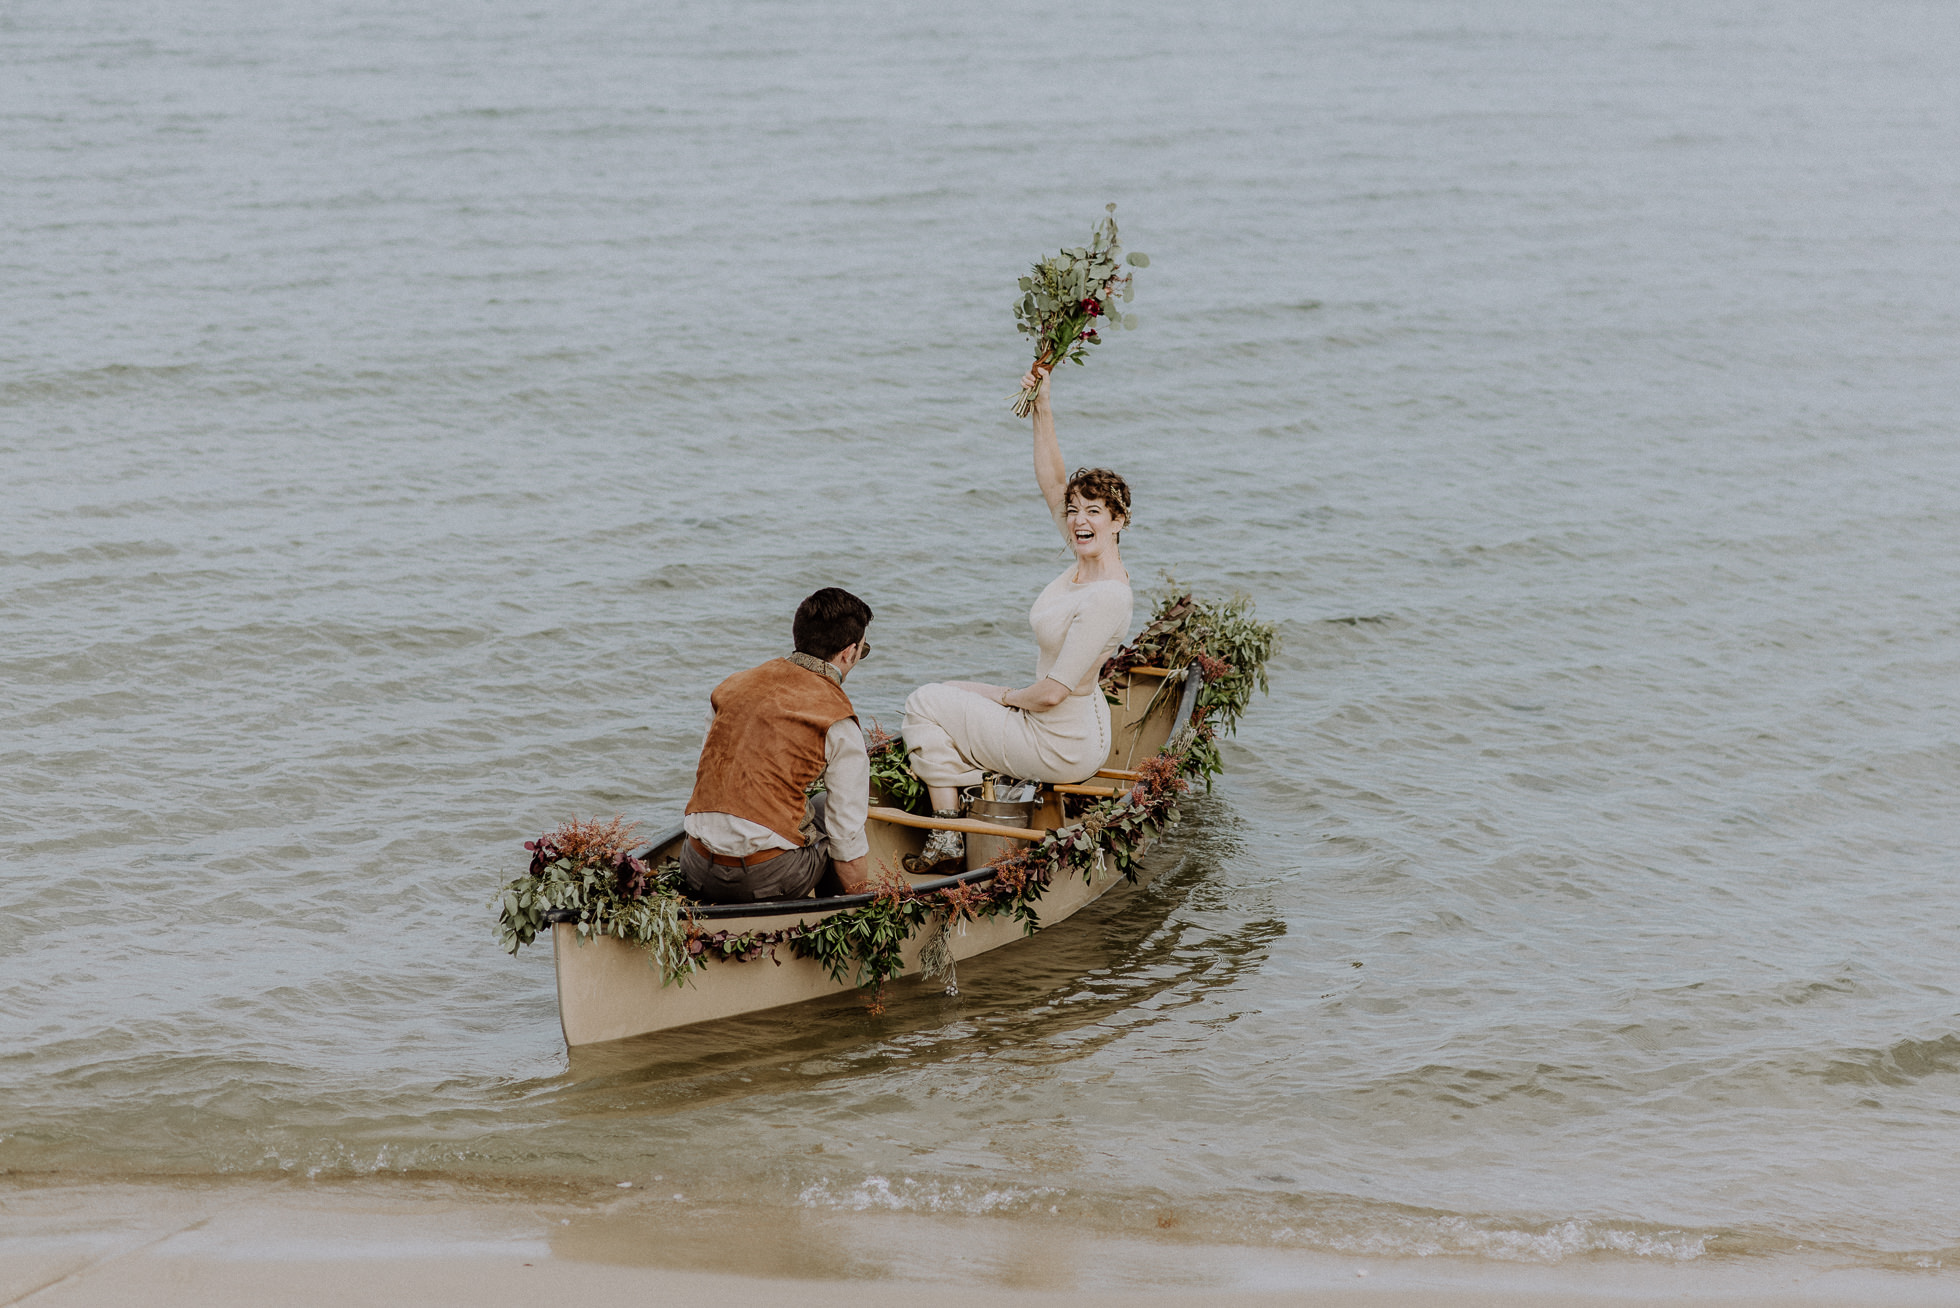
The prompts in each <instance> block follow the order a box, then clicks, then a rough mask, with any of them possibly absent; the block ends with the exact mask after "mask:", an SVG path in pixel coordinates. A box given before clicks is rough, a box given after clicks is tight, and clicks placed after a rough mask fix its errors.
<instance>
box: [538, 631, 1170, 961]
mask: <svg viewBox="0 0 1960 1308" xmlns="http://www.w3.org/2000/svg"><path fill="white" fill-rule="evenodd" d="M1182 675H1183V681H1184V693H1183V695H1182V696H1180V698H1179V702H1178V706H1177V716H1176V718H1174V719H1173V721H1175V722H1176V723H1177V724H1178V725H1179V726H1183V725H1184V724H1186V723H1189V722H1190V721H1191V718H1192V715H1193V714H1195V713H1196V712H1197V710H1198V692H1199V691H1200V690H1201V689H1203V687H1204V676H1203V674H1202V673H1201V672H1200V671H1199V669H1198V665H1197V664H1196V663H1193V664H1192V665H1191V666H1189V667H1187V668H1185V669H1184V671H1183V674H1182ZM1175 730H1176V728H1173V732H1174V731H1175ZM1129 802H1130V798H1129V796H1128V795H1123V796H1122V798H1120V799H1119V800H1118V801H1117V803H1118V806H1119V807H1120V806H1122V805H1125V804H1128V803H1129ZM874 820H876V819H874ZM686 834H687V833H686V829H685V828H682V827H675V828H674V829H673V830H672V831H669V832H667V833H665V834H664V835H662V836H660V837H659V839H657V840H654V841H653V842H651V843H650V844H648V845H647V846H646V847H645V848H643V849H641V850H639V851H638V854H639V856H640V857H643V858H644V857H650V856H652V855H653V854H654V852H655V851H656V850H660V849H664V848H666V847H668V846H670V845H677V844H679V843H680V842H681V840H682V838H683V837H684V836H685V835H686ZM993 876H994V865H993V864H991V863H990V864H988V865H987V866H986V867H981V868H975V869H973V870H972V871H971V872H959V873H955V874H954V875H952V876H949V877H939V878H937V879H935V880H932V881H916V882H914V883H912V887H911V889H912V893H913V894H915V895H929V894H931V893H933V892H934V891H938V890H949V889H951V888H952V887H954V886H970V885H976V884H978V883H980V882H984V881H991V880H992V879H993ZM877 897H878V893H877V892H876V891H865V892H863V893H862V894H856V895H830V896H827V897H826V898H823V899H772V900H764V901H761V902H758V903H753V904H690V905H689V906H688V908H687V912H688V913H689V914H690V915H691V916H693V917H695V918H698V919H705V920H710V921H712V920H714V919H716V918H730V917H795V916H798V915H802V914H810V913H832V912H836V911H838V910H841V909H848V908H862V907H864V906H865V905H866V904H869V903H870V902H871V901H872V900H874V899H876V898H877ZM577 919H578V914H576V913H573V912H569V911H557V912H551V913H547V914H546V915H545V921H547V922H554V923H555V922H561V921H563V922H571V921H576V920H577Z"/></svg>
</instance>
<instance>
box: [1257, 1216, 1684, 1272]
mask: <svg viewBox="0 0 1960 1308" xmlns="http://www.w3.org/2000/svg"><path fill="white" fill-rule="evenodd" d="M1277 1235H1278V1239H1277V1241H1276V1243H1282V1244H1301V1245H1306V1246H1309V1247H1311V1248H1316V1249H1325V1250H1327V1251H1329V1252H1332V1253H1343V1254H1366V1255H1370V1256H1376V1257H1399V1258H1408V1257H1415V1258H1434V1257H1438V1256H1454V1257H1464V1256H1470V1257H1478V1258H1492V1259H1496V1260H1498V1261H1500V1262H1514V1263H1558V1262H1563V1261H1565V1260H1566V1259H1567V1258H1574V1257H1580V1256H1583V1255H1586V1254H1595V1253H1614V1254H1626V1255H1629V1256H1631V1257H1635V1258H1646V1259H1654V1260H1657V1261H1660V1262H1670V1263H1685V1262H1691V1261H1693V1260H1694V1259H1696V1258H1700V1257H1701V1256H1702V1255H1703V1254H1706V1253H1707V1252H1708V1242H1709V1239H1710V1237H1709V1236H1707V1235H1697V1234H1694V1233H1693V1232H1689V1231H1680V1230H1660V1231H1641V1230H1636V1229H1634V1228H1632V1227H1624V1226H1610V1225H1601V1224H1599V1223H1595V1222H1590V1221H1578V1220H1574V1221H1563V1222H1554V1223H1551V1224H1548V1225H1544V1226H1534V1225H1506V1224H1503V1223H1501V1222H1495V1221H1492V1220H1489V1219H1476V1218H1469V1217H1431V1218H1403V1219H1401V1220H1391V1221H1390V1222H1389V1223H1388V1224H1387V1225H1386V1226H1385V1227H1384V1228H1382V1229H1379V1230H1373V1231H1354V1232H1349V1231H1340V1232H1336V1231H1324V1230H1317V1229H1315V1228H1312V1227H1307V1228H1282V1230H1281V1231H1279V1232H1278V1233H1277Z"/></svg>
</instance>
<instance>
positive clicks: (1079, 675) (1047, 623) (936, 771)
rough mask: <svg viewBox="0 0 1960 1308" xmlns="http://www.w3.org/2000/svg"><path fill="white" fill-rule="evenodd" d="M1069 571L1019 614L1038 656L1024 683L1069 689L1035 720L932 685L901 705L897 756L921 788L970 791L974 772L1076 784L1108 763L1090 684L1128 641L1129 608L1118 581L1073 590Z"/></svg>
mask: <svg viewBox="0 0 1960 1308" xmlns="http://www.w3.org/2000/svg"><path fill="white" fill-rule="evenodd" d="M1074 575H1075V565H1074V564H1072V563H1071V564H1070V565H1069V568H1068V571H1066V572H1064V573H1063V574H1062V575H1061V576H1059V577H1057V578H1055V580H1053V581H1051V582H1049V583H1048V586H1047V588H1046V589H1044V590H1043V591H1042V592H1041V595H1040V597H1039V598H1038V599H1036V600H1035V602H1034V607H1033V608H1032V609H1030V610H1029V611H1028V621H1029V623H1030V624H1032V625H1033V627H1034V638H1035V643H1036V644H1037V645H1038V646H1039V648H1040V656H1039V657H1038V658H1037V659H1036V660H1035V669H1034V675H1035V680H1036V681H1039V680H1041V679H1042V678H1043V677H1053V678H1054V679H1055V680H1056V681H1059V682H1061V683H1062V684H1063V685H1064V686H1067V687H1069V695H1068V698H1067V699H1065V700H1063V701H1062V702H1061V703H1060V704H1057V705H1056V706H1055V707H1054V708H1052V709H1049V710H1048V711H1047V712H1045V713H1030V712H1028V711H1027V710H1026V709H1017V708H1009V707H1007V706H1006V705H1004V704H996V703H995V702H994V701H993V700H991V699H988V698H987V697H986V696H985V695H980V694H976V693H975V692H973V691H970V690H961V689H960V688H958V687H956V686H948V685H946V684H944V683H942V682H934V683H933V684H932V685H929V686H921V687H919V688H918V689H917V690H915V691H913V692H912V693H911V694H910V695H909V696H907V697H906V700H905V723H904V726H903V727H902V728H901V730H902V731H903V732H904V735H905V748H906V752H907V753H909V754H910V755H911V759H912V771H913V772H914V773H915V774H916V775H917V776H918V778H919V780H921V781H923V782H925V783H926V784H927V785H929V786H971V785H974V784H976V783H978V782H979V780H980V774H981V773H982V772H993V773H996V774H999V775H1002V776H1009V777H1019V778H1020V779H1022V780H1023V781H1068V782H1074V781H1086V780H1087V779H1088V778H1090V777H1092V776H1094V775H1095V773H1096V769H1097V768H1099V767H1101V766H1102V765H1103V761H1104V760H1105V759H1107V758H1108V757H1109V705H1108V703H1107V702H1105V701H1104V699H1103V697H1102V691H1101V689H1100V688H1099V687H1098V686H1097V684H1096V681H1097V676H1098V674H1099V673H1100V672H1101V671H1102V665H1103V660H1105V659H1107V658H1108V657H1109V656H1110V655H1111V654H1114V653H1115V652H1116V651H1117V649H1118V648H1120V647H1121V645H1122V643H1123V637H1125V636H1126V635H1128V634H1129V631H1130V618H1131V615H1132V613H1133V612H1134V610H1135V600H1134V599H1133V598H1132V597H1131V595H1130V583H1129V582H1127V581H1091V582H1076V581H1071V580H1070V578H1071V577H1073V576H1074Z"/></svg>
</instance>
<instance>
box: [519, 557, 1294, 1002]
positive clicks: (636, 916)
mask: <svg viewBox="0 0 1960 1308" xmlns="http://www.w3.org/2000/svg"><path fill="white" fill-rule="evenodd" d="M1251 612H1252V601H1251V600H1250V599H1248V598H1246V597H1245V596H1243V595H1236V596H1234V597H1233V598H1232V599H1230V600H1227V601H1223V602H1215V603H1205V602H1201V601H1196V600H1193V599H1192V597H1191V596H1190V595H1189V594H1179V593H1178V592H1177V591H1176V589H1175V587H1174V586H1173V587H1172V588H1171V590H1170V592H1169V593H1167V594H1166V595H1164V596H1163V598H1162V599H1161V600H1160V601H1159V602H1158V603H1157V604H1156V606H1155V607H1154V609H1153V611H1152V614H1151V620H1150V621H1149V622H1148V623H1147V624H1145V627H1144V629H1143V632H1142V633H1141V634H1140V635H1139V636H1138V637H1137V639H1136V640H1135V641H1134V642H1133V643H1132V644H1130V645H1129V646H1127V647H1125V648H1124V649H1123V650H1121V651H1119V652H1118V653H1117V654H1116V655H1115V656H1114V657H1112V658H1111V659H1110V660H1109V661H1108V663H1106V664H1105V665H1104V667H1103V685H1104V688H1105V690H1107V689H1108V688H1109V687H1110V685H1111V683H1112V681H1113V680H1114V679H1115V678H1116V677H1118V676H1120V675H1121V674H1122V673H1124V672H1126V671H1128V670H1129V669H1130V668H1134V667H1139V666H1156V667H1181V666H1188V665H1189V664H1190V663H1193V662H1195V663H1197V664H1198V666H1199V669H1200V672H1201V675H1202V677H1203V681H1202V684H1201V687H1200V689H1199V693H1198V711H1197V714H1196V721H1194V722H1192V723H1187V724H1184V725H1182V726H1180V727H1179V729H1178V730H1177V732H1176V733H1175V734H1174V735H1172V737H1171V738H1170V740H1169V741H1168V742H1167V743H1166V744H1165V746H1164V748H1163V750H1162V751H1161V752H1160V753H1159V754H1158V755H1157V756H1156V757H1155V758H1152V759H1150V760H1148V761H1146V762H1145V763H1144V764H1143V765H1142V766H1141V767H1140V768H1139V769H1138V780H1137V781H1136V783H1135V784H1134V785H1133V786H1132V787H1131V788H1130V790H1129V791H1128V792H1127V793H1125V794H1122V795H1119V796H1115V797H1112V798H1110V799H1105V800H1099V801H1097V802H1096V803H1094V804H1092V805H1090V806H1088V807H1087V808H1085V809H1084V810H1083V811H1082V812H1081V813H1080V814H1079V815H1078V816H1077V818H1076V820H1075V821H1074V822H1072V823H1070V824H1068V825H1067V826H1063V827H1060V828H1057V829H1056V830H1053V831H1051V832H1049V833H1048V834H1047V835H1046V836H1045V837H1044V838H1043V839H1041V840H1040V841H1038V842H1035V843H1033V844H1030V845H1028V846H1026V847H1025V848H1023V849H1022V850H1020V851H1019V852H1018V853H1016V854H1014V855H1012V856H1011V857H1008V858H1005V859H1002V860H1000V861H999V862H997V863H995V864H994V875H993V876H992V877H991V878H989V879H988V880H986V881H984V882H979V883H963V884H959V885H955V886H951V887H947V888H945V889H942V890H935V891H927V892H925V893H919V892H917V891H914V890H912V889H911V887H910V885H909V884H907V883H906V882H905V881H904V879H903V878H901V877H896V876H894V877H891V878H889V879H887V880H886V881H884V882H883V883H881V884H880V886H879V888H878V891H877V893H876V895H875V896H874V897H873V898H872V900H871V902H870V903H868V904H865V905H863V906H862V907H859V908H853V909H844V910H840V911H838V912H834V913H830V914H828V915H826V916H825V917H823V918H820V919H818V920H817V921H815V922H798V923H796V924H794V925H792V926H788V927H783V928H780V929H778V930H770V931H748V932H742V933H739V934H738V933H733V932H728V931H708V930H705V929H704V928H703V927H702V926H701V924H700V923H699V922H697V921H696V920H695V919H694V917H693V915H692V912H691V911H690V910H691V905H690V902H689V901H688V900H687V899H686V897H685V895H684V893H683V887H682V885H681V879H680V865H679V862H678V861H677V860H674V859H668V860H667V861H666V862H665V863H663V864H661V865H659V866H658V867H649V866H648V865H647V863H646V862H645V861H644V860H642V859H640V858H638V857H636V856H635V855H634V854H633V853H632V852H631V846H632V844H633V831H634V829H635V826H636V824H634V823H629V822H626V821H625V820H624V819H621V818H614V819H612V820H611V821H610V822H606V823H601V822H599V821H598V820H597V819H593V820H591V821H586V822H581V821H580V820H578V819H576V818H574V819H572V820H571V821H569V822H566V823H564V824H562V825H561V826H559V827H558V828H557V829H556V830H555V831H551V832H547V833H546V834H545V835H542V836H540V837H538V839H536V840H533V841H526V842H525V845H524V848H525V849H526V850H527V851H529V852H530V853H531V866H530V868H529V870H528V871H527V872H525V873H524V874H523V875H522V876H519V877H516V878H514V879H513V880H511V881H510V882H508V883H507V884H506V885H505V886H504V887H503V890H502V893H501V894H500V895H499V897H498V900H497V901H496V903H495V904H493V907H495V908H496V909H497V910H498V917H497V936H498V941H499V943H500V944H502V945H503V947H504V949H505V950H507V951H508V952H510V953H512V954H515V953H516V952H517V951H518V949H519V948H521V947H522V946H524V945H527V944H530V943H531V942H532V941H533V940H535V939H536V938H537V935H538V932H539V931H540V930H542V929H543V928H544V926H545V924H546V922H547V921H548V920H569V921H571V922H573V923H574V924H575V925H576V927H577V930H578V935H579V938H580V940H581V941H583V940H586V939H590V938H591V937H593V936H598V935H609V936H615V937H617V938H619V939H621V940H624V941H627V942H628V943H631V944H637V945H640V946H642V947H644V948H645V949H646V951H647V959H648V962H649V963H650V964H651V965H652V966H653V967H655V968H656V969H657V970H658V971H659V972H660V974H661V980H662V983H663V984H666V985H674V984H679V983H682V982H685V981H687V980H688V979H689V978H690V976H691V975H692V974H693V973H694V972H695V971H698V970H699V969H701V968H703V967H705V966H706V965H707V963H708V961H709V960H710V959H716V960H720V961H723V962H745V961H751V960H754V959H757V958H761V957H763V956H764V955H767V956H769V957H770V958H772V959H773V958H775V956H776V950H777V948H778V947H779V946H785V947H787V948H788V949H789V950H790V952H791V953H792V954H793V955H794V956H795V957H797V958H807V959H812V960H814V961H816V962H817V963H819V964H821V965H822V966H823V968H824V970H825V971H826V972H828V973H829V974H830V976H831V978H832V979H833V980H835V981H838V982H840V983H842V982H846V981H848V982H850V983H854V984H856V985H858V986H860V987H868V988H871V989H873V991H874V996H873V999H872V1010H873V1011H874V1012H880V1011H883V1007H884V1003H883V995H884V984H885V982H886V981H888V980H890V979H891V978H892V977H894V976H897V975H898V974H899V973H900V972H901V971H903V970H904V956H903V951H904V947H905V942H906V941H907V940H909V939H911V937H912V936H913V934H914V933H916V932H917V931H919V930H920V929H921V928H923V927H924V926H925V925H926V924H927V923H929V922H932V921H935V920H937V921H941V922H942V923H943V927H942V930H950V929H951V928H952V927H953V925H954V924H955V923H957V922H960V921H966V920H972V919H974V918H979V917H996V916H1002V915H1006V916H1010V917H1012V918H1014V919H1015V920H1017V921H1019V922H1020V923H1021V924H1022V926H1023V927H1024V928H1025V929H1026V930H1027V931H1029V932H1033V931H1034V930H1035V929H1036V928H1037V927H1039V926H1040V916H1039V910H1038V907H1037V905H1038V903H1039V901H1040V899H1041V897H1042V895H1043V894H1045V893H1046V891H1047V889H1048V887H1049V886H1050V885H1052V884H1053V883H1054V881H1055V879H1056V878H1057V877H1066V876H1071V875H1076V874H1080V875H1081V876H1082V877H1083V878H1084V879H1085V880H1092V879H1093V878H1094V876H1095V873H1096V871H1097V869H1098V868H1107V867H1111V866H1113V867H1114V869H1115V870H1116V871H1119V872H1121V873H1122V874H1123V875H1124V876H1125V877H1126V878H1128V879H1130V880H1135V879H1136V872H1135V864H1136V862H1137V860H1138V859H1140V858H1142V857H1143V854H1144V851H1145V850H1146V849H1147V848H1148V847H1149V845H1150V842H1151V841H1152V840H1154V839H1155V838H1156V836H1157V835H1158V834H1159V833H1160V832H1162V831H1163V830H1164V829H1165V828H1166V827H1168V826H1169V825H1170V824H1171V823H1173V822H1175V821H1177V819H1178V798H1179V796H1180V795H1181V794H1183V793H1184V792H1185V791H1187V790H1189V789H1190V781H1189V780H1188V779H1187V778H1188V777H1190V776H1202V777H1203V778H1204V780H1205V786H1206V788H1207V789H1209V788H1210V786H1211V779H1212V777H1213V776H1215V775H1216V774H1217V773H1218V772H1219V771H1220V770H1222V763H1221V760H1220V758H1219V753H1218V745H1217V738H1218V731H1219V729H1220V728H1222V729H1223V730H1224V731H1225V732H1226V733H1227V734H1230V733H1231V732H1232V731H1234V730H1235V729H1236V728H1237V726H1238V720H1239V718H1240V717H1241V716H1242V715H1243V714H1244V712H1245V710H1246V707H1247V705H1248V704H1249V703H1250V701H1251V698H1252V691H1253V689H1254V688H1255V687H1256V688H1257V689H1259V690H1261V691H1264V690H1266V688H1267V682H1266V669H1265V665H1266V662H1267V660H1268V659H1270V658H1271V657H1272V655H1273V653H1274V652H1275V651H1276V650H1277V648H1278V636H1277V633H1276V632H1275V630H1274V628H1273V626H1272V624H1270V623H1264V622H1259V621H1257V620H1255V619H1254V618H1253V617H1252V616H1251ZM867 744H868V747H869V749H870V752H871V759H872V779H873V782H874V784H875V785H877V786H878V787H879V789H880V790H881V791H882V792H883V794H884V796H885V797H886V798H887V799H889V800H891V801H893V802H894V803H897V804H899V805H900V806H901V807H906V808H912V809H915V811H916V806H917V805H918V804H920V803H922V802H923V799H924V792H925V787H924V785H923V784H922V783H920V782H919V780H918V778H917V777H915V776H913V775H912V772H911V768H910V766H909V763H908V761H907V757H906V753H905V747H904V741H903V740H902V739H899V738H897V737H893V736H891V735H888V734H887V733H885V732H884V731H883V730H881V729H878V728H877V727H876V726H875V724H874V728H873V733H872V735H871V737H870V740H869V741H868V742H867ZM561 914H563V915H568V917H563V918H561V917H559V916H558V915H561Z"/></svg>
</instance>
